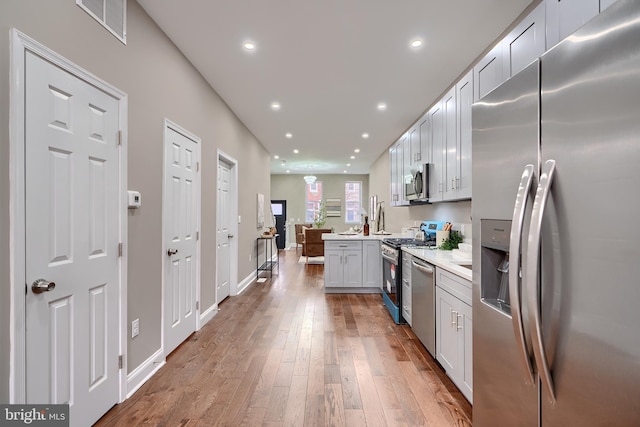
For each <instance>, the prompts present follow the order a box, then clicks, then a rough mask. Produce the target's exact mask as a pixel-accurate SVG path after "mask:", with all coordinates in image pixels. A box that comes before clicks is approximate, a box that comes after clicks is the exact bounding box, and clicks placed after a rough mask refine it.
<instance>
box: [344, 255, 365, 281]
mask: <svg viewBox="0 0 640 427" xmlns="http://www.w3.org/2000/svg"><path fill="white" fill-rule="evenodd" d="M342 254H343V255H342V259H343V261H344V262H343V264H342V266H343V268H344V277H343V283H344V285H343V286H345V287H348V288H360V287H362V249H360V250H358V249H345V250H344V251H343V253H342Z"/></svg>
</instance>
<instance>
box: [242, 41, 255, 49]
mask: <svg viewBox="0 0 640 427" xmlns="http://www.w3.org/2000/svg"><path fill="white" fill-rule="evenodd" d="M242 47H244V48H245V49H247V50H255V48H256V44H255V43H254V42H250V41H246V42H244V43H243V44H242Z"/></svg>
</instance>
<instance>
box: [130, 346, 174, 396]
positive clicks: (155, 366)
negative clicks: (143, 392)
mask: <svg viewBox="0 0 640 427" xmlns="http://www.w3.org/2000/svg"><path fill="white" fill-rule="evenodd" d="M165 363H166V359H165V357H164V352H163V351H162V348H160V349H158V351H156V352H155V353H154V354H152V355H151V357H149V358H148V359H147V360H145V361H144V362H142V364H140V366H138V367H137V368H135V369H134V370H133V371H131V373H130V374H129V375H127V399H128V398H130V397H131V396H132V395H133V393H135V392H136V391H138V389H139V388H140V387H142V385H143V384H144V383H146V382H147V380H149V378H151V377H152V376H153V375H154V374H155V373H156V372H158V370H159V369H160V368H162V367H163V366H164V365H165Z"/></svg>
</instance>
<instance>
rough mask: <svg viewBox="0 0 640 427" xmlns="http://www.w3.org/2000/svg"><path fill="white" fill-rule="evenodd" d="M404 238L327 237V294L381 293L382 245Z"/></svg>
mask: <svg viewBox="0 0 640 427" xmlns="http://www.w3.org/2000/svg"><path fill="white" fill-rule="evenodd" d="M399 235H400V234H370V235H369V236H364V235H362V234H338V233H325V234H323V235H322V240H324V291H325V292H326V293H376V294H377V293H380V292H381V289H382V258H381V255H380V241H381V240H383V239H385V238H388V237H398V236H399Z"/></svg>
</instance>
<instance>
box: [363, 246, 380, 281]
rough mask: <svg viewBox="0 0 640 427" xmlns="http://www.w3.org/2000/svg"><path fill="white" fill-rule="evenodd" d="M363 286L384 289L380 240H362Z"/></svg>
mask: <svg viewBox="0 0 640 427" xmlns="http://www.w3.org/2000/svg"><path fill="white" fill-rule="evenodd" d="M362 257H363V258H362V276H363V278H362V282H363V283H362V286H364V287H365V288H380V289H382V256H381V255H380V241H378V240H373V241H364V242H362Z"/></svg>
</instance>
